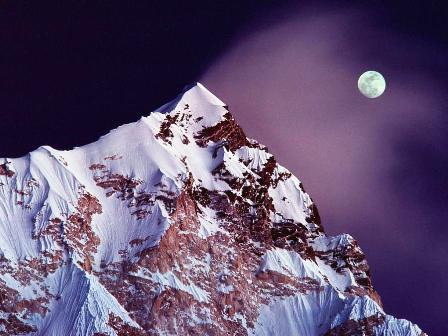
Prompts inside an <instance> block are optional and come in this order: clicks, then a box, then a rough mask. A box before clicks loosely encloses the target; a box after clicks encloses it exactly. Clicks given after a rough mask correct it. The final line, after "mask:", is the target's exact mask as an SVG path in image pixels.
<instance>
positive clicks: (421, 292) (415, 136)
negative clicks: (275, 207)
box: [201, 9, 448, 322]
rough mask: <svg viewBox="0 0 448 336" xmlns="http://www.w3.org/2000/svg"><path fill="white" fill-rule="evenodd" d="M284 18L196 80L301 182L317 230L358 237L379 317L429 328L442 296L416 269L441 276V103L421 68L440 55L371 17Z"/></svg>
mask: <svg viewBox="0 0 448 336" xmlns="http://www.w3.org/2000/svg"><path fill="white" fill-rule="evenodd" d="M289 12H291V13H300V14H296V15H289V16H288V15H286V16H287V19H284V20H278V21H277V23H276V24H274V25H265V26H264V25H262V24H260V26H261V27H262V28H260V29H254V30H253V31H248V32H247V33H246V34H245V35H243V36H241V38H240V39H239V40H238V42H236V43H235V44H234V45H233V48H230V50H229V51H228V52H227V53H226V54H224V55H223V56H222V57H221V58H220V59H219V60H218V61H217V62H215V63H214V64H213V65H212V66H210V67H209V69H208V70H207V71H206V72H205V73H204V74H203V76H202V79H201V81H203V82H204V84H205V85H206V86H207V87H209V88H210V90H212V91H213V92H215V93H216V94H217V95H218V96H219V97H221V98H222V100H223V101H225V102H226V103H228V104H229V105H230V109H231V111H232V112H233V113H234V115H235V116H236V118H237V120H238V122H240V123H241V124H242V126H243V128H244V129H245V130H246V131H247V133H248V136H250V137H253V138H257V139H259V140H261V141H262V142H264V143H265V144H267V145H268V147H269V149H270V150H271V151H272V152H273V153H274V154H275V155H276V156H277V158H278V160H279V162H280V163H281V164H282V165H284V166H286V167H288V168H289V169H291V170H292V171H293V173H294V174H296V175H297V176H299V177H300V178H301V180H302V181H303V183H304V186H305V189H306V191H307V192H309V193H310V194H311V196H312V197H313V198H314V200H315V201H316V202H317V205H318V208H319V210H320V214H321V217H322V218H323V224H324V227H325V228H326V230H327V232H329V233H330V234H336V233H342V232H349V233H350V234H352V235H353V236H354V237H355V238H356V239H358V241H359V242H360V245H361V246H362V247H363V249H364V251H365V252H366V254H367V259H368V261H369V264H370V266H371V269H372V273H373V281H374V285H375V286H376V288H377V289H378V290H379V293H380V294H381V296H382V298H383V301H384V305H385V308H386V310H389V311H391V312H392V313H394V314H395V315H396V316H397V317H406V318H409V319H411V320H413V321H415V322H420V321H422V320H423V319H434V320H439V321H440V319H442V318H443V316H442V315H443V314H444V311H443V310H442V309H439V307H441V304H442V302H443V300H447V299H448V296H447V292H446V288H444V286H443V284H442V283H434V282H433V280H431V279H430V278H427V277H423V276H422V277H419V275H418V274H417V275H416V274H415V269H419V270H420V271H419V272H421V273H422V274H424V273H425V272H431V273H433V274H434V276H436V277H446V276H448V272H447V271H446V260H448V253H447V251H446V247H445V244H442V243H440V239H434V237H436V235H439V234H440V226H438V225H437V224H435V223H436V221H437V220H439V219H440V218H443V217H445V219H446V218H447V214H446V210H445V209H444V205H443V204H440V203H438V202H436V201H433V199H436V200H437V199H438V198H439V201H440V196H441V192H440V184H437V182H436V181H435V179H436V177H435V176H434V175H431V174H437V171H438V170H439V169H441V166H443V165H444V164H445V162H446V161H445V160H446V157H447V156H446V154H445V149H444V146H443V144H444V143H446V140H447V139H446V135H445V134H443V133H442V131H441V128H439V126H438V125H441V124H443V123H444V122H445V117H444V116H443V114H442V106H443V105H444V104H445V105H446V101H444V97H443V94H444V92H443V91H441V90H440V89H439V86H438V83H437V82H436V81H435V80H434V78H433V77H432V76H431V74H429V73H427V72H425V71H424V70H423V69H424V67H423V68H422V66H421V65H422V64H423V65H425V64H426V63H425V62H427V61H428V59H431V58H432V59H438V57H442V56H441V55H437V54H435V53H434V50H430V51H426V50H424V48H425V46H424V43H420V44H419V43H415V40H411V39H407V38H406V37H405V36H398V35H396V34H395V35H394V34H391V33H390V32H388V31H387V30H386V28H385V27H384V26H380V25H376V24H375V16H374V15H372V13H371V12H369V13H367V12H366V11H361V10H355V9H353V10H346V9H344V10H339V11H338V10H331V11H310V12H307V13H305V12H303V11H300V10H290V11H289ZM360 41H364V43H360ZM365 41H369V42H368V43H365ZM432 54H433V55H432ZM369 68H373V69H376V70H378V71H380V72H381V73H383V74H386V76H387V79H388V87H387V90H386V93H385V94H384V95H383V96H381V97H380V98H378V99H366V98H365V97H364V96H363V95H361V94H360V93H359V91H358V89H357V87H356V79H357V77H358V76H359V74H361V73H363V72H364V71H365V69H369ZM443 234H446V231H443ZM428 255H431V256H433V257H432V258H428V257H427V256H428ZM443 266H445V268H444V267H443ZM407 279H409V280H407ZM410 279H412V280H410ZM416 282H418V284H417V283H416ZM416 288H418V291H416V290H415V289H416ZM434 291H438V293H440V295H438V297H434V298H432V299H431V300H428V296H431V293H434ZM422 305H425V306H426V307H427V309H426V312H424V311H422V309H416V308H417V307H420V306H422ZM422 314H423V315H422ZM424 314H428V315H427V316H424Z"/></svg>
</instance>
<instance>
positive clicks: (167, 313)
mask: <svg viewBox="0 0 448 336" xmlns="http://www.w3.org/2000/svg"><path fill="white" fill-rule="evenodd" d="M0 294H1V297H2V303H1V304H0V335H80V336H81V335H95V336H103V335H155V334H164V335H176V334H204V335H229V334H238V335H244V334H247V335H297V334H299V335H358V334H359V335H361V334H371V335H422V334H423V333H422V331H421V330H420V329H419V328H418V327H417V326H415V325H414V324H412V323H410V322H409V321H406V320H398V319H395V318H393V317H391V316H389V315H386V314H385V313H384V311H383V310H382V308H381V303H380V299H379V296H378V294H377V293H376V292H375V290H374V289H373V286H372V283H371V281H370V273H369V268H368V265H367V262H366V260H365V258H364V254H363V253H362V251H361V249H360V248H359V246H358V245H357V243H356V241H355V240H354V239H353V238H352V237H350V236H349V235H340V236H336V237H328V236H326V235H325V233H324V230H323V227H322V224H321V222H320V218H319V214H318V212H317V208H316V206H315V204H314V203H313V201H312V199H311V198H310V196H309V195H308V194H307V193H306V192H305V191H304V189H303V186H302V184H301V182H300V181H299V180H298V179H297V178H296V177H295V176H293V175H292V174H291V173H290V172H289V171H288V170H287V169H286V168H284V167H282V166H281V165H279V164H278V163H277V162H276V160H275V158H274V157H273V156H272V155H271V154H270V153H269V152H268V150H267V148H266V147H264V146H263V145H261V144H259V143H257V142H256V141H255V140H251V139H248V138H246V136H245V135H244V132H243V130H242V129H241V128H240V127H239V126H238V124H237V123H236V122H235V120H234V119H233V117H232V116H231V114H230V112H229V111H228V108H227V106H226V105H225V104H224V103H223V102H222V101H220V100H219V99H218V98H217V97H215V96H214V95H213V94H212V93H210V92H209V91H208V90H207V89H206V88H205V87H204V86H203V85H201V84H199V83H196V84H193V85H191V86H189V87H187V88H185V90H184V91H183V92H182V93H181V94H180V95H179V96H178V97H177V98H176V99H174V100H173V101H172V102H169V103H167V104H165V105H163V106H162V107H161V108H159V109H157V110H155V111H154V112H152V113H150V114H149V115H148V116H147V117H142V118H141V119H140V120H139V121H137V122H135V123H131V124H127V125H123V126H121V127H119V128H117V129H115V130H113V131H111V132H110V133H109V134H107V135H105V136H103V137H101V138H100V139H99V140H98V141H96V142H94V143H92V144H88V145H85V146H82V147H77V148H74V149H72V150H69V151H62V150H56V149H53V148H51V147H49V146H42V147H40V148H38V149H36V150H35V151H33V152H31V153H30V154H28V155H26V156H25V157H22V158H5V159H1V160H0Z"/></svg>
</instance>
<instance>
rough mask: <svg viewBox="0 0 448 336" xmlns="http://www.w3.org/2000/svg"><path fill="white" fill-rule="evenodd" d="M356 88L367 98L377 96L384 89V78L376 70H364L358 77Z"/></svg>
mask: <svg viewBox="0 0 448 336" xmlns="http://www.w3.org/2000/svg"><path fill="white" fill-rule="evenodd" d="M358 89H359V91H361V93H362V94H363V95H364V96H366V97H367V98H377V97H379V96H381V95H382V94H383V92H384V90H386V80H385V79H384V77H383V75H381V74H380V73H379V72H376V71H366V72H364V73H363V74H362V75H361V76H359V79H358Z"/></svg>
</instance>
